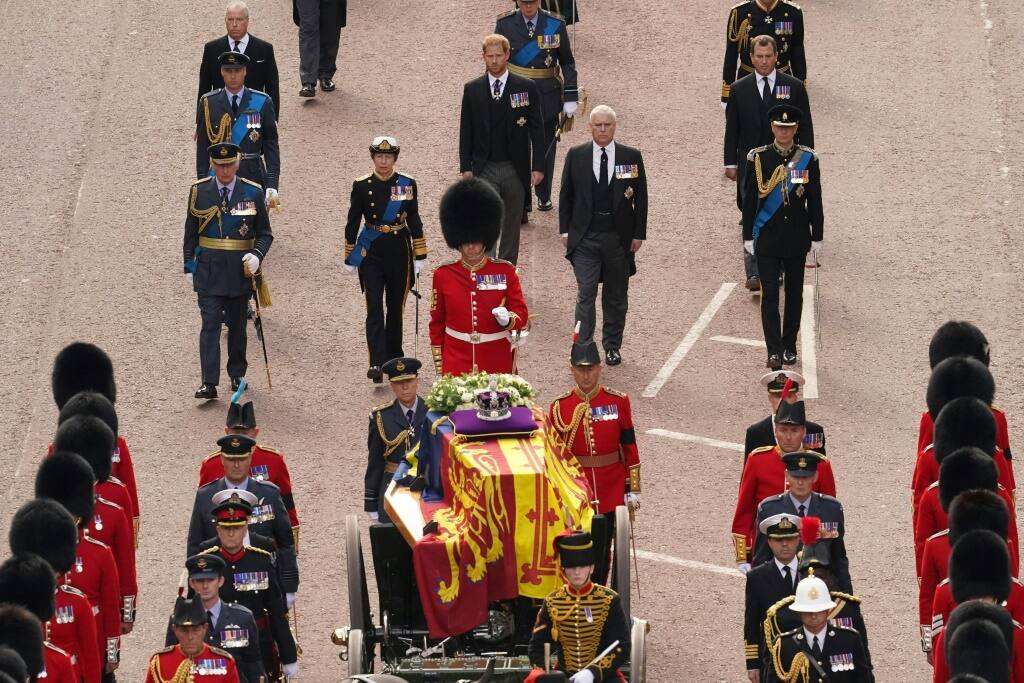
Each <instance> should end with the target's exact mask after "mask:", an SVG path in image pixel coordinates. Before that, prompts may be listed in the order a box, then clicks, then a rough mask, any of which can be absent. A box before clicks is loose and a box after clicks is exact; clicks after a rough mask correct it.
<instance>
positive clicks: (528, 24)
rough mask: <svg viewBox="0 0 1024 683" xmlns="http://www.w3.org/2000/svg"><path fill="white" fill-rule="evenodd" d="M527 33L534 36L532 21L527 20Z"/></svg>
mask: <svg viewBox="0 0 1024 683" xmlns="http://www.w3.org/2000/svg"><path fill="white" fill-rule="evenodd" d="M526 33H527V34H529V36H530V37H531V38H533V22H532V21H528V22H526Z"/></svg>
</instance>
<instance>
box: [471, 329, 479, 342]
mask: <svg viewBox="0 0 1024 683" xmlns="http://www.w3.org/2000/svg"><path fill="white" fill-rule="evenodd" d="M469 343H470V344H479V343H480V333H479V332H474V333H472V334H471V335H469Z"/></svg>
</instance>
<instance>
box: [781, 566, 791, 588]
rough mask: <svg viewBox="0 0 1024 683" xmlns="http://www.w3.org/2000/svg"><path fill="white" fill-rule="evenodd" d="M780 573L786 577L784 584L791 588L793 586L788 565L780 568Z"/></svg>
mask: <svg viewBox="0 0 1024 683" xmlns="http://www.w3.org/2000/svg"><path fill="white" fill-rule="evenodd" d="M782 574H783V576H784V577H785V579H786V584H787V585H788V586H789V587H790V588H791V589H792V588H793V575H792V574H791V573H790V571H789V565H788V564H787V565H786V566H785V567H783V568H782Z"/></svg>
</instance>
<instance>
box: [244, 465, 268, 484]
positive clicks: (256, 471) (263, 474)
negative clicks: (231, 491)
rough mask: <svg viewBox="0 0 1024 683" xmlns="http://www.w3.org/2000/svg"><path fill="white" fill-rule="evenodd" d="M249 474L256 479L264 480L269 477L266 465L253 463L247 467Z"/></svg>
mask: <svg viewBox="0 0 1024 683" xmlns="http://www.w3.org/2000/svg"><path fill="white" fill-rule="evenodd" d="M249 475H250V476H251V477H252V478H253V479H255V480H256V481H266V480H267V479H269V478H270V476H269V473H268V472H267V466H266V465H253V466H252V467H250V468H249Z"/></svg>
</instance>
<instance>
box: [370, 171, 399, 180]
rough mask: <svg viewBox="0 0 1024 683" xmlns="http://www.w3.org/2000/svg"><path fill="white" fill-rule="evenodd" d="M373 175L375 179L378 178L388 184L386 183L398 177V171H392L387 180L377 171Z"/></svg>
mask: <svg viewBox="0 0 1024 683" xmlns="http://www.w3.org/2000/svg"><path fill="white" fill-rule="evenodd" d="M373 175H374V177H375V178H377V179H378V180H381V181H383V182H385V183H386V182H388V181H389V180H391V179H392V178H394V177H395V176H396V175H398V171H395V170H392V171H391V175H389V176H388V177H386V178H385V177H384V176H382V175H381V174H380V173H377V171H376V170H375V171H374V172H373Z"/></svg>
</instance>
